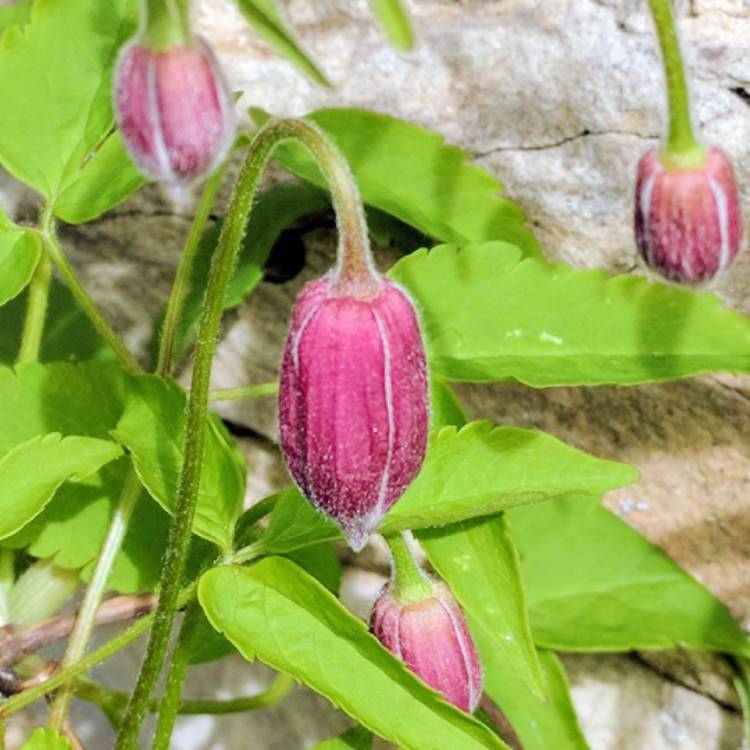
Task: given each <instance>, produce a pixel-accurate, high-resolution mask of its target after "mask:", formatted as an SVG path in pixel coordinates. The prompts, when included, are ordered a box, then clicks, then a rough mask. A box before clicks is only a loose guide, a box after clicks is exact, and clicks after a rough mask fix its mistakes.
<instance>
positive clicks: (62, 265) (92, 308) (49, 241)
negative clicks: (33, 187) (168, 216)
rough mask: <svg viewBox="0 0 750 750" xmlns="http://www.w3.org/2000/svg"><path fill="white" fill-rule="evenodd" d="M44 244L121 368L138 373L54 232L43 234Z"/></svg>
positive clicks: (138, 366) (131, 358) (133, 362)
mask: <svg viewBox="0 0 750 750" xmlns="http://www.w3.org/2000/svg"><path fill="white" fill-rule="evenodd" d="M43 237H44V242H45V245H46V247H47V252H48V253H49V255H50V257H51V258H52V262H53V263H54V264H55V267H56V268H57V270H58V271H59V273H60V275H61V276H62V277H63V280H64V281H65V283H66V284H67V286H68V288H69V289H70V291H71V293H72V295H73V297H74V298H75V300H76V302H77V303H78V305H79V307H80V308H81V309H82V310H83V312H84V313H85V314H86V316H87V317H88V319H89V320H90V321H91V324H92V325H93V326H94V328H95V329H96V332H97V333H98V334H99V335H100V336H101V337H102V338H103V339H104V341H105V342H106V343H107V344H109V346H110V347H112V349H113V351H114V352H115V354H116V355H117V356H118V358H119V359H120V362H121V363H122V365H123V367H125V369H126V370H130V372H140V371H141V367H140V365H139V364H138V362H137V360H136V358H135V357H134V356H133V354H132V352H131V351H130V349H128V347H127V346H125V344H124V343H123V341H122V339H121V338H120V337H119V336H118V335H117V334H116V333H115V331H114V329H113V328H112V326H111V325H110V324H109V321H108V320H107V319H106V318H105V317H104V316H103V315H102V313H101V312H100V310H99V308H98V307H97V306H96V304H95V303H94V301H93V300H92V299H91V297H90V296H89V294H88V292H87V291H86V290H85V289H84V287H83V284H81V282H80V280H79V279H78V276H77V275H76V272H75V270H74V269H73V267H72V266H71V265H70V263H69V262H68V259H67V258H66V257H65V253H63V250H62V248H61V247H60V244H59V242H58V241H57V237H56V236H55V234H54V230H50V231H47V232H45V233H44V235H43Z"/></svg>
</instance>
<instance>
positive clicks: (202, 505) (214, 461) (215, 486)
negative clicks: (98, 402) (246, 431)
mask: <svg viewBox="0 0 750 750" xmlns="http://www.w3.org/2000/svg"><path fill="white" fill-rule="evenodd" d="M186 403H187V398H186V396H185V393H184V391H183V390H182V389H181V388H180V387H179V386H178V385H177V384H176V383H174V382H172V381H167V380H162V379H160V378H157V377H156V376H153V375H141V376H137V377H135V378H133V379H132V383H131V384H130V387H129V392H128V397H127V401H126V403H125V411H124V412H123V415H122V417H121V419H120V420H119V422H118V423H117V427H116V429H115V430H114V431H113V432H112V435H113V436H114V437H115V438H116V439H117V440H118V441H120V442H121V443H122V444H123V445H124V446H125V447H126V448H127V449H128V451H129V452H130V453H131V455H132V457H133V465H134V466H135V469H136V471H137V472H138V476H139V477H140V478H141V481H142V482H143V484H144V486H145V487H146V489H147V490H148V491H149V493H150V494H151V496H152V497H153V498H154V499H155V500H156V501H157V502H158V503H159V504H160V505H161V506H162V508H164V510H166V511H167V512H169V513H171V512H172V511H173V508H174V503H175V500H176V497H177V486H178V483H179V477H180V471H181V469H182V463H183V459H184V455H183V444H184V438H185V408H186ZM245 477H246V469H245V462H244V458H243V456H242V454H241V453H240V452H239V450H238V449H237V447H236V446H235V445H234V443H233V441H232V439H231V437H230V436H229V434H228V433H227V431H226V429H225V428H224V427H223V425H222V424H221V421H220V420H219V419H218V418H216V417H215V416H212V417H211V418H210V419H209V422H208V429H207V434H206V447H205V452H204V458H203V470H202V472H201V481H200V486H199V490H198V504H197V506H196V512H195V520H194V522H193V530H194V531H195V533H196V534H198V535H199V536H201V537H203V538H204V539H207V540H208V541H210V542H214V543H215V544H216V545H218V546H219V547H220V548H221V549H223V550H225V551H228V550H230V549H231V548H232V537H233V534H234V525H235V523H236V522H237V519H238V518H239V517H240V514H241V513H242V503H243V500H244V496H245Z"/></svg>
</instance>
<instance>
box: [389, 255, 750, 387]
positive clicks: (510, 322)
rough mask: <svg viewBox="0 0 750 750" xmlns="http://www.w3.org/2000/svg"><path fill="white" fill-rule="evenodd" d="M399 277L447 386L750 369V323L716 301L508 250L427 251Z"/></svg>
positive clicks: (593, 381)
mask: <svg viewBox="0 0 750 750" xmlns="http://www.w3.org/2000/svg"><path fill="white" fill-rule="evenodd" d="M390 275H391V276H392V277H393V278H394V279H395V280H396V281H398V282H399V283H400V284H403V285H404V286H405V287H406V288H407V289H408V290H409V291H410V292H411V293H412V295H413V296H414V298H415V300H416V302H417V304H418V307H419V309H420V311H421V315H422V322H423V330H424V332H425V335H426V338H427V347H428V355H429V361H430V365H431V366H432V367H433V368H434V369H435V370H436V371H437V373H438V374H440V375H442V376H443V377H445V378H446V379H448V380H454V381H480V382H482V381H491V380H503V379H509V378H513V379H515V380H518V381H520V382H522V383H526V384H527V385H530V386H532V387H547V386H557V385H600V384H604V383H613V384H625V385H633V384H636V383H645V382H648V381H658V380H669V379H673V378H680V377H685V376H688V375H695V374H698V373H702V372H709V371H715V370H750V320H748V318H746V317H744V316H742V315H740V314H738V313H736V312H733V311H731V310H729V309H727V308H725V307H723V306H722V304H721V302H720V301H719V300H718V298H716V297H714V296H713V295H711V294H707V293H697V292H693V291H690V290H687V289H679V288H677V287H675V286H669V285H666V284H661V283H657V282H653V281H648V280H646V279H643V278H639V277H636V276H616V277H614V278H610V277H608V276H607V275H606V274H604V273H603V272H601V271H588V270H573V269H572V268H570V267H569V266H566V265H564V264H562V263H559V264H555V265H550V264H547V263H544V262H542V261H539V260H535V259H527V260H521V258H520V254H519V253H518V252H517V251H513V250H512V249H511V248H509V247H508V246H506V245H501V244H499V243H484V244H481V245H468V246H466V247H464V248H463V249H460V250H459V249H457V248H456V247H454V246H450V245H442V246H440V247H436V248H434V249H433V250H431V251H430V252H427V251H426V250H421V251H419V252H417V253H414V254H413V255H410V256H408V257H406V258H404V259H402V260H401V261H399V262H398V263H397V264H396V265H395V266H394V267H393V268H392V269H391V272H390Z"/></svg>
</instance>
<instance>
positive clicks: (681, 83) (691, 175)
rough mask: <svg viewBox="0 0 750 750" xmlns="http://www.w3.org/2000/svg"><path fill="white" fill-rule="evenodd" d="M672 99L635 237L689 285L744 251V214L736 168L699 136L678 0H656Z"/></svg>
mask: <svg viewBox="0 0 750 750" xmlns="http://www.w3.org/2000/svg"><path fill="white" fill-rule="evenodd" d="M649 2H650V6H651V11H652V15H653V18H654V23H655V26H656V30H657V33H658V36H659V42H660V45H661V50H662V56H663V59H664V69H665V75H666V82H667V93H668V100H669V132H668V136H667V138H666V141H665V143H664V144H663V146H661V147H660V148H656V149H653V150H651V151H649V152H648V153H647V154H645V155H644V156H643V158H642V159H641V160H640V162H639V164H638V174H637V178H636V190H635V237H636V243H637V245H638V249H639V252H640V254H641V256H642V258H643V259H644V260H645V262H646V263H647V264H648V265H649V266H650V267H651V268H653V269H654V270H656V271H658V272H659V273H660V274H661V275H663V276H664V277H666V278H668V279H671V280H673V281H678V282H684V283H699V282H705V281H709V280H711V279H713V278H714V277H715V276H717V275H718V274H720V273H721V272H723V271H724V270H725V269H726V268H727V267H728V266H729V265H730V264H731V262H732V260H733V259H734V257H735V255H736V254H737V252H738V251H739V249H740V244H741V240H742V219H741V212H740V205H739V196H738V192H737V185H736V180H735V176H734V170H733V168H732V165H731V163H730V161H729V159H728V158H727V157H726V155H725V154H724V153H723V152H722V151H721V149H719V148H717V147H706V146H704V145H703V144H702V143H701V141H700V139H699V138H698V137H697V136H696V134H695V131H694V129H693V124H692V119H691V115H690V100H689V95H688V87H687V81H686V78H685V71H684V67H683V63H682V56H681V52H680V45H679V40H678V37H677V30H676V28H675V23H674V17H673V15H672V9H671V7H670V0H649Z"/></svg>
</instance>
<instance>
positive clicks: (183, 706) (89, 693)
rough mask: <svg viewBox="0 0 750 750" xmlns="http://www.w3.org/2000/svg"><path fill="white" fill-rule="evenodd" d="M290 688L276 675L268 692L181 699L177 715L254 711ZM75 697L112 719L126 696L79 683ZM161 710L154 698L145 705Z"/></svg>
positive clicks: (285, 678)
mask: <svg viewBox="0 0 750 750" xmlns="http://www.w3.org/2000/svg"><path fill="white" fill-rule="evenodd" d="M293 687H294V680H293V679H292V678H291V677H289V675H286V674H284V673H283V672H280V673H279V674H277V675H276V678H275V679H274V681H273V682H272V683H271V686H270V687H269V688H268V690H264V691H263V692H262V693H258V694H257V695H249V696H245V697H242V698H232V699H230V700H225V701H216V700H191V699H183V700H181V701H180V705H179V709H178V714H180V715H191V716H194V715H199V714H211V715H221V714H238V713H244V712H245V711H257V710H258V709H261V708H268V707H269V706H273V705H275V704H277V703H279V702H280V701H282V700H283V699H284V698H285V697H286V696H287V695H288V694H289V692H290V691H291V689H292V688H293ZM76 695H77V696H78V697H79V698H81V699H82V700H85V701H88V702H89V703H96V704H97V705H98V706H99V707H100V708H102V709H103V710H105V711H106V712H107V714H108V715H110V716H116V715H117V714H118V713H119V712H120V711H121V710H122V709H123V708H125V706H126V705H127V702H128V697H129V696H128V694H127V693H124V692H121V691H119V690H109V689H108V688H105V687H103V686H101V685H98V684H97V683H95V682H91V681H89V680H80V681H78V682H77V683H76ZM161 707H162V701H160V700H159V699H158V698H154V699H152V701H151V703H150V705H149V711H150V712H151V713H156V712H158V711H160V710H161Z"/></svg>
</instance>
